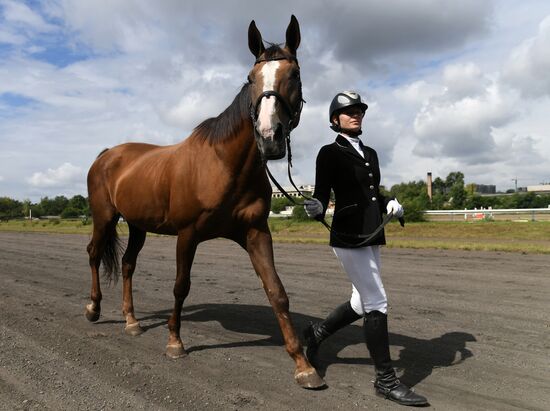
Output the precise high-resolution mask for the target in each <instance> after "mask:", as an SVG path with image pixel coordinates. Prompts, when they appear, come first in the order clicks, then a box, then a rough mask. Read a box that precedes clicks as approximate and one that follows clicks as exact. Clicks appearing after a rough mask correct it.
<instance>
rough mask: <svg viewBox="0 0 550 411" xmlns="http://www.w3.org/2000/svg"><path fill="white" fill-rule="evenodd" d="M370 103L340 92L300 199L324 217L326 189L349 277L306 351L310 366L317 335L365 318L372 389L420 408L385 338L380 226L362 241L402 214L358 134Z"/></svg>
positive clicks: (337, 247)
mask: <svg viewBox="0 0 550 411" xmlns="http://www.w3.org/2000/svg"><path fill="white" fill-rule="evenodd" d="M367 108H368V106H367V104H365V103H364V102H363V101H362V100H361V96H360V95H359V94H357V93H355V92H352V91H344V92H342V93H338V94H337V95H336V96H335V97H334V99H333V100H332V103H331V104H330V109H329V121H330V123H331V126H330V127H331V128H332V129H333V130H334V131H336V132H338V133H339V134H338V136H337V137H336V140H335V142H334V143H332V144H329V145H326V146H324V147H322V148H321V150H320V151H319V154H318V156H317V164H316V176H315V192H314V194H313V199H311V200H307V201H306V202H305V209H306V213H307V214H308V216H309V217H311V218H322V217H324V214H325V212H326V210H327V206H328V202H329V198H330V192H331V190H333V191H334V195H335V201H336V208H335V212H334V219H333V224H332V231H331V235H330V245H331V246H332V247H333V250H334V253H335V254H336V256H337V257H338V259H339V261H340V263H341V264H342V267H343V268H344V271H345V272H346V273H347V274H348V276H349V279H350V280H351V282H352V285H353V286H352V295H351V299H350V301H347V302H345V303H344V304H342V305H340V306H339V307H337V308H335V309H334V310H333V312H332V313H330V314H329V316H328V317H327V318H326V319H325V320H324V321H322V322H320V323H317V324H311V325H310V326H309V327H308V328H307V329H306V330H304V337H305V343H306V345H307V350H306V354H307V356H308V359H309V360H310V362H311V363H312V364H314V365H315V362H316V359H317V351H318V349H319V346H320V344H321V342H322V341H323V340H325V339H326V338H327V337H328V336H330V335H331V334H333V333H334V332H336V331H337V330H338V329H340V328H342V327H344V326H346V325H348V324H351V323H352V322H354V321H356V320H358V319H359V318H361V317H363V329H364V332H365V341H366V344H367V348H368V350H369V353H370V356H371V358H372V360H373V361H374V365H375V369H376V380H375V382H374V387H375V390H376V392H377V394H379V395H382V396H384V397H386V398H388V399H390V400H392V401H395V402H397V403H399V404H403V405H426V404H428V401H427V399H426V398H425V397H423V396H421V395H418V394H416V393H414V392H413V391H412V390H410V389H409V388H408V387H407V386H406V385H404V384H402V383H401V382H400V381H399V380H398V379H397V376H396V375H395V370H394V369H393V367H392V362H391V358H390V350H389V339H388V322H387V308H388V304H387V298H386V292H385V290H384V285H383V284H382V279H381V276H380V246H381V245H384V244H385V243H386V240H385V237H384V230H381V231H380V232H379V234H378V235H376V236H375V237H374V238H372V239H371V240H370V241H368V242H367V243H365V241H364V239H365V237H367V236H368V234H370V233H372V232H374V231H375V230H376V228H377V227H378V226H379V225H380V224H381V223H382V213H383V212H384V211H386V212H387V213H388V214H389V213H390V212H391V213H393V216H394V217H397V218H400V217H402V216H403V207H402V206H401V205H400V204H399V202H398V201H397V200H396V199H389V198H386V197H384V196H383V195H382V194H381V193H380V168H379V165H378V156H377V154H376V151H374V150H373V149H372V148H370V147H367V146H364V145H363V144H362V142H361V140H360V139H359V136H360V135H361V126H362V122H363V117H364V115H365V111H366V110H367Z"/></svg>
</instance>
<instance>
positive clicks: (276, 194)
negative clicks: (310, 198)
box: [271, 184, 315, 198]
mask: <svg viewBox="0 0 550 411" xmlns="http://www.w3.org/2000/svg"><path fill="white" fill-rule="evenodd" d="M298 188H299V189H300V191H301V192H302V193H304V194H305V195H312V194H313V191H314V190H315V186H313V185H311V184H307V185H302V186H298ZM272 189H273V192H272V193H271V198H282V197H285V195H284V194H283V193H281V192H280V191H279V189H278V188H277V187H272ZM283 190H285V191H286V192H287V193H288V195H289V196H291V197H301V196H300V193H298V191H296V189H295V188H294V187H283Z"/></svg>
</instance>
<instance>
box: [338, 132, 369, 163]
mask: <svg viewBox="0 0 550 411" xmlns="http://www.w3.org/2000/svg"><path fill="white" fill-rule="evenodd" d="M336 145H337V146H338V147H339V148H340V149H341V150H342V151H344V152H345V153H346V154H348V155H351V156H353V157H355V158H356V159H358V160H361V161H364V159H363V157H361V155H360V154H359V153H358V152H357V151H356V150H355V149H354V148H353V146H352V145H351V143H350V142H349V141H348V140H347V139H346V138H345V137H343V136H342V135H340V134H338V136H337V137H336ZM363 154H365V158H366V157H367V155H366V152H365V150H364V149H363Z"/></svg>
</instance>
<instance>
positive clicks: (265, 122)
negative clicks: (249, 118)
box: [258, 61, 281, 138]
mask: <svg viewBox="0 0 550 411" xmlns="http://www.w3.org/2000/svg"><path fill="white" fill-rule="evenodd" d="M280 65H281V63H280V62H278V61H268V62H266V63H265V64H264V66H263V67H262V71H261V73H262V77H263V83H264V88H263V90H262V91H272V90H273V89H274V85H275V78H276V73H277V69H278V68H279V66H280ZM276 101H277V100H276V98H275V97H274V96H269V97H264V98H262V102H261V103H260V112H259V113H258V132H259V133H260V135H262V136H263V137H264V138H273V136H274V135H275V127H274V125H275V124H278V123H279V118H278V116H277V113H276V112H275V102H276Z"/></svg>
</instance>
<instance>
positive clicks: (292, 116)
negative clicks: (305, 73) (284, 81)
mask: <svg viewBox="0 0 550 411" xmlns="http://www.w3.org/2000/svg"><path fill="white" fill-rule="evenodd" d="M277 60H289V61H294V62H296V64H298V60H296V58H294V57H291V56H288V57H283V56H279V57H271V58H258V59H256V62H255V63H254V65H256V64H259V63H263V62H267V61H277ZM298 68H300V66H298ZM301 88H302V82H300V101H299V102H298V106H297V107H292V106H291V105H290V103H289V102H288V100H287V99H286V98H285V97H283V96H282V95H281V94H280V93H279V92H277V91H275V90H267V91H264V92H263V93H261V94H260V95H259V96H258V98H257V99H256V102H255V103H254V104H251V105H250V118H251V119H252V123H253V125H254V132H256V131H255V130H256V123H257V121H258V107H260V104H261V103H262V100H263V98H264V97H271V96H273V97H275V99H276V100H277V101H278V102H279V103H280V104H281V106H282V107H283V109H284V110H285V111H286V114H287V115H288V123H287V124H286V127H284V132H285V138H287V139H288V138H290V132H291V131H292V130H293V129H294V127H296V126H297V125H298V124H297V122H295V121H296V119H298V118H300V114H301V113H302V108H303V106H304V103H305V100H304V99H303V98H302V96H301V94H302V90H301Z"/></svg>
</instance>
